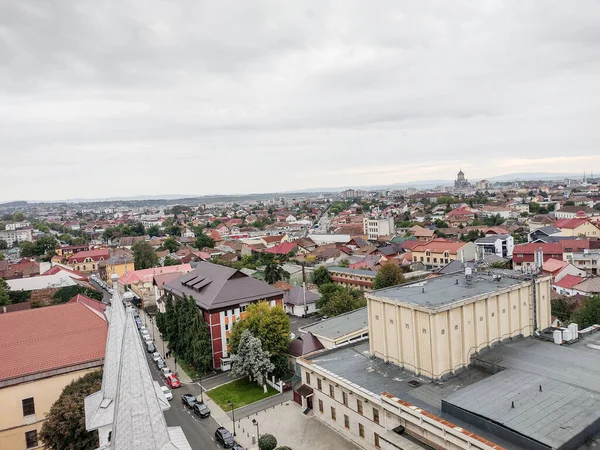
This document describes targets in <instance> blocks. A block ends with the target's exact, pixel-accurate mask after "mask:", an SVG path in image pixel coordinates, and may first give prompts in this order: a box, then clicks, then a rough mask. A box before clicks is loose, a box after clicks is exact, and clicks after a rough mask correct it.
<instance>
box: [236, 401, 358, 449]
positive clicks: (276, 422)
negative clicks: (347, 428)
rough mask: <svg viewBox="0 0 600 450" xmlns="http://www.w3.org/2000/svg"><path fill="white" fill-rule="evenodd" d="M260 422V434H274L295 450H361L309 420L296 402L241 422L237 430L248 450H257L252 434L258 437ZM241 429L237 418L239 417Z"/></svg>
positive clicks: (283, 404)
mask: <svg viewBox="0 0 600 450" xmlns="http://www.w3.org/2000/svg"><path fill="white" fill-rule="evenodd" d="M252 419H256V421H257V422H258V426H259V429H260V434H261V435H263V434H265V433H270V434H272V435H273V436H275V437H276V438H277V445H278V446H282V445H287V446H288V447H291V448H293V449H294V450H339V449H348V450H358V449H359V448H360V447H358V446H356V445H355V444H353V443H351V442H350V441H347V440H346V439H344V438H343V437H342V436H340V435H339V434H337V433H336V432H335V431H333V430H332V429H331V428H329V427H328V426H327V425H325V424H323V423H322V422H321V421H319V419H317V418H316V417H306V416H305V415H304V414H302V409H301V408H300V406H298V404H296V403H294V402H293V401H291V400H290V401H287V402H285V403H282V404H281V405H278V406H275V407H273V408H270V409H267V410H266V411H262V412H259V413H257V414H253V415H252V416H250V417H246V418H243V419H241V420H239V428H236V432H237V436H236V439H237V441H238V442H239V443H240V444H241V445H243V446H244V447H245V448H247V449H257V448H258V444H257V443H254V444H252V435H255V436H256V427H255V426H254V425H253V424H252ZM236 426H237V417H236Z"/></svg>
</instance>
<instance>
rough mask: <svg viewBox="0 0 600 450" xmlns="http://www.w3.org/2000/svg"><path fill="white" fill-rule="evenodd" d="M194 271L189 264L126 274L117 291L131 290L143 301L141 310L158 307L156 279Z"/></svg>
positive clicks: (121, 277)
mask: <svg viewBox="0 0 600 450" xmlns="http://www.w3.org/2000/svg"><path fill="white" fill-rule="evenodd" d="M191 271H192V266H190V265H189V264H178V265H175V266H165V267H152V268H150V269H142V270H135V271H131V272H125V273H124V274H123V275H121V276H120V277H119V280H118V284H117V289H119V291H120V292H121V294H124V293H125V291H127V290H131V292H133V293H134V294H135V295H136V296H137V297H138V298H139V299H140V301H141V306H140V307H141V308H143V309H145V308H148V307H151V306H156V300H158V298H159V297H157V296H156V295H157V290H156V288H155V283H154V277H155V276H157V275H162V274H170V273H177V274H179V276H181V275H183V274H186V273H188V272H191Z"/></svg>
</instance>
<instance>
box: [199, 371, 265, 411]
mask: <svg viewBox="0 0 600 450" xmlns="http://www.w3.org/2000/svg"><path fill="white" fill-rule="evenodd" d="M267 388H268V391H267V393H266V394H265V393H264V390H263V387H262V386H259V385H258V384H256V383H255V382H254V383H251V382H249V381H248V379H247V378H242V379H240V380H236V381H232V382H231V383H227V384H224V385H222V386H219V387H217V388H215V389H211V390H210V391H208V392H207V393H206V394H207V395H208V396H209V397H210V398H212V399H213V400H214V402H215V403H216V404H217V405H219V406H220V407H221V409H222V410H223V411H229V410H231V406H229V405H228V403H227V402H228V401H231V402H232V403H233V407H234V408H240V407H242V406H246V405H249V404H250V403H254V402H258V401H259V400H262V399H265V398H267V397H271V396H273V395H275V394H277V391H276V390H275V389H273V388H272V387H271V386H267Z"/></svg>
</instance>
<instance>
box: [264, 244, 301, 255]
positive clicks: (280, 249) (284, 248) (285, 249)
mask: <svg viewBox="0 0 600 450" xmlns="http://www.w3.org/2000/svg"><path fill="white" fill-rule="evenodd" d="M297 249H298V245H296V244H295V243H293V242H282V243H280V244H277V245H274V246H273V247H269V248H267V249H266V250H264V251H263V253H272V254H274V255H287V254H288V253H290V252H295V251H296V250H297Z"/></svg>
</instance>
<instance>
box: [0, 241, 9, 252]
mask: <svg viewBox="0 0 600 450" xmlns="http://www.w3.org/2000/svg"><path fill="white" fill-rule="evenodd" d="M7 248H8V243H7V242H6V241H4V240H2V239H0V250H6V249H7Z"/></svg>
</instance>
